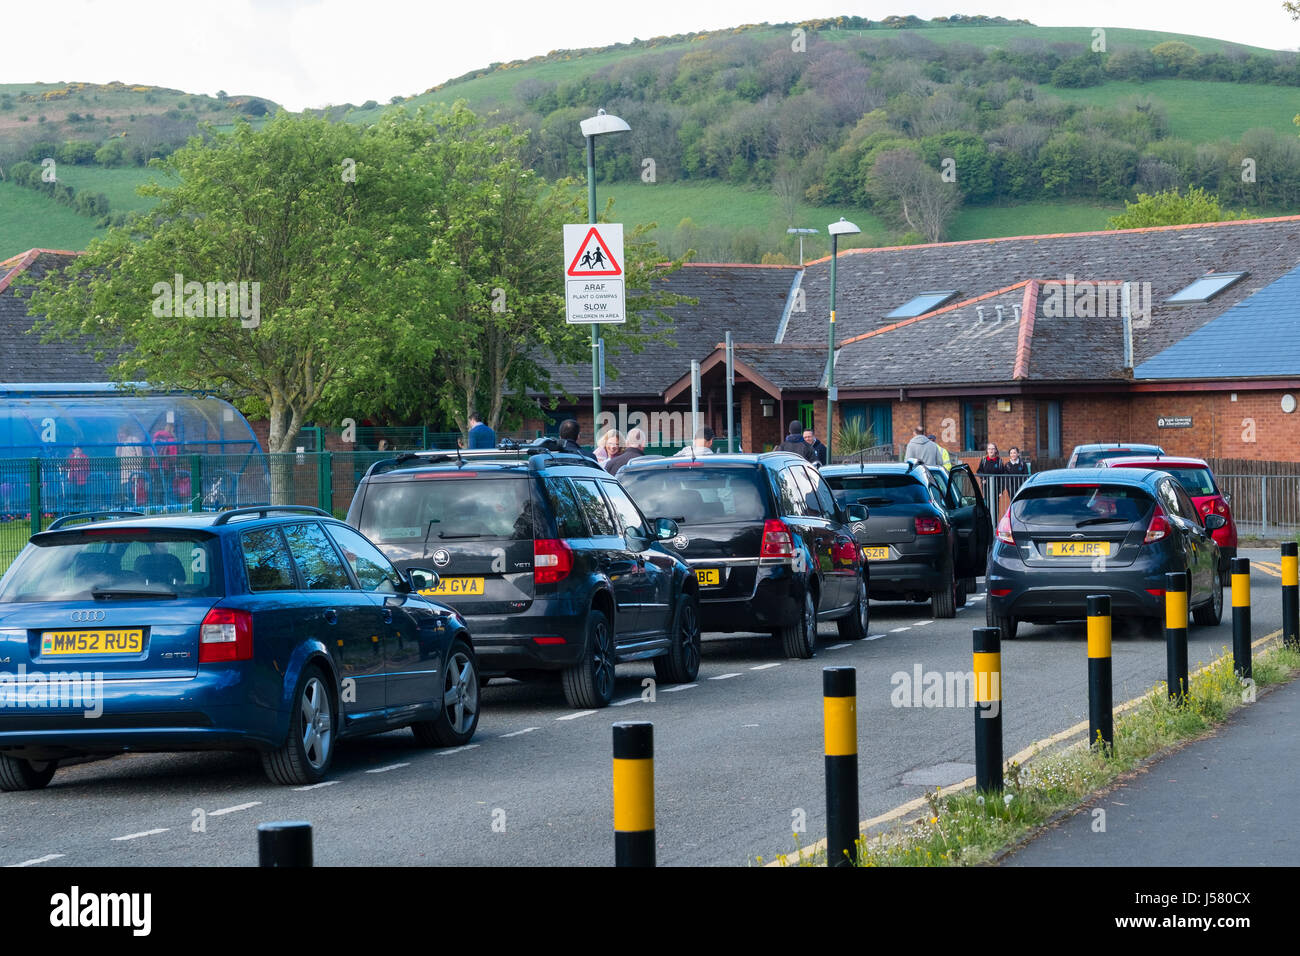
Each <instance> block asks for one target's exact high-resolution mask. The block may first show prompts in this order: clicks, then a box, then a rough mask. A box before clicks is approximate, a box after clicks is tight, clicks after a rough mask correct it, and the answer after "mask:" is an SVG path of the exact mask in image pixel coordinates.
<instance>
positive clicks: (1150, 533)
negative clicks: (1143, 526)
mask: <svg viewBox="0 0 1300 956" xmlns="http://www.w3.org/2000/svg"><path fill="white" fill-rule="evenodd" d="M1168 533H1169V519H1168V518H1166V517H1165V511H1164V509H1163V508H1161V507H1160V505H1158V504H1157V505H1156V510H1155V512H1154V513H1153V514H1152V515H1151V523H1150V524H1149V525H1147V534H1146V537H1145V538H1143V539H1142V543H1143V544H1150V543H1151V542H1152V541H1159V540H1160V539H1161V538H1163V537H1164V536H1165V535H1167V534H1168Z"/></svg>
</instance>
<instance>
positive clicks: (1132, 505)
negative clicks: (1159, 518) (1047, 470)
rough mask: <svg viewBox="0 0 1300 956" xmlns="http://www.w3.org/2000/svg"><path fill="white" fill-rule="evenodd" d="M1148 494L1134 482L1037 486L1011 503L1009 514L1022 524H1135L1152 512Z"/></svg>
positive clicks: (1023, 492) (1056, 525) (1057, 525)
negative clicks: (1131, 483)
mask: <svg viewBox="0 0 1300 956" xmlns="http://www.w3.org/2000/svg"><path fill="white" fill-rule="evenodd" d="M1151 503H1152V498H1151V495H1150V494H1149V493H1148V492H1147V491H1146V490H1145V489H1143V488H1139V487H1136V486H1134V485H1103V484H1098V485H1087V484H1080V485H1038V486H1035V487H1026V488H1025V489H1024V490H1023V491H1022V492H1021V494H1020V495H1019V496H1018V497H1017V498H1016V500H1015V501H1013V502H1012V503H1011V517H1012V518H1013V519H1014V520H1016V521H1018V522H1020V523H1021V524H1025V525H1051V526H1054V527H1061V526H1067V527H1068V526H1070V525H1073V526H1075V527H1077V528H1083V527H1088V526H1091V525H1104V524H1121V523H1125V524H1135V523H1137V522H1138V521H1142V520H1144V519H1145V518H1146V516H1147V515H1148V514H1149V513H1150V511H1151Z"/></svg>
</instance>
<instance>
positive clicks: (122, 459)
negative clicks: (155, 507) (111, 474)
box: [113, 425, 148, 508]
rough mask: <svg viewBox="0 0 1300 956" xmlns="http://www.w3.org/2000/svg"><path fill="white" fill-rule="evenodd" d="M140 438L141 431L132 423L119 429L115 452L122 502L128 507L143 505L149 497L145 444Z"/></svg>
mask: <svg viewBox="0 0 1300 956" xmlns="http://www.w3.org/2000/svg"><path fill="white" fill-rule="evenodd" d="M140 440H141V438H140V434H139V432H137V431H136V430H135V429H134V428H132V427H131V426H130V425H123V426H122V427H120V428H119V429H118V430H117V448H116V449H114V451H113V454H115V455H116V456H117V458H118V462H119V473H120V475H121V481H122V503H123V504H124V505H125V506H126V507H128V508H132V507H134V506H136V505H142V504H144V503H145V501H146V499H147V498H148V494H147V493H146V491H145V482H146V473H145V465H146V463H145V460H144V446H143V445H141V444H139V442H140Z"/></svg>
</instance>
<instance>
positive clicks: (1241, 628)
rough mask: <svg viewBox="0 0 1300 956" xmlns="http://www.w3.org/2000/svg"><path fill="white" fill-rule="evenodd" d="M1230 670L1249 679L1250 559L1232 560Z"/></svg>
mask: <svg viewBox="0 0 1300 956" xmlns="http://www.w3.org/2000/svg"><path fill="white" fill-rule="evenodd" d="M1232 670H1233V672H1234V673H1236V675H1237V676H1238V677H1250V676H1251V670H1250V558H1233V559H1232Z"/></svg>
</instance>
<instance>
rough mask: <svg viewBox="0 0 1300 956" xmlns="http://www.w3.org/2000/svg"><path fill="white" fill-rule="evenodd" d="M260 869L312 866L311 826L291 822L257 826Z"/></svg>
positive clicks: (298, 821)
mask: <svg viewBox="0 0 1300 956" xmlns="http://www.w3.org/2000/svg"><path fill="white" fill-rule="evenodd" d="M257 865H258V866H259V867H287V866H311V865H312V852H311V824H310V823H308V822H307V821H305V820H289V821H282V822H278V823H259V824H258V825H257Z"/></svg>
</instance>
